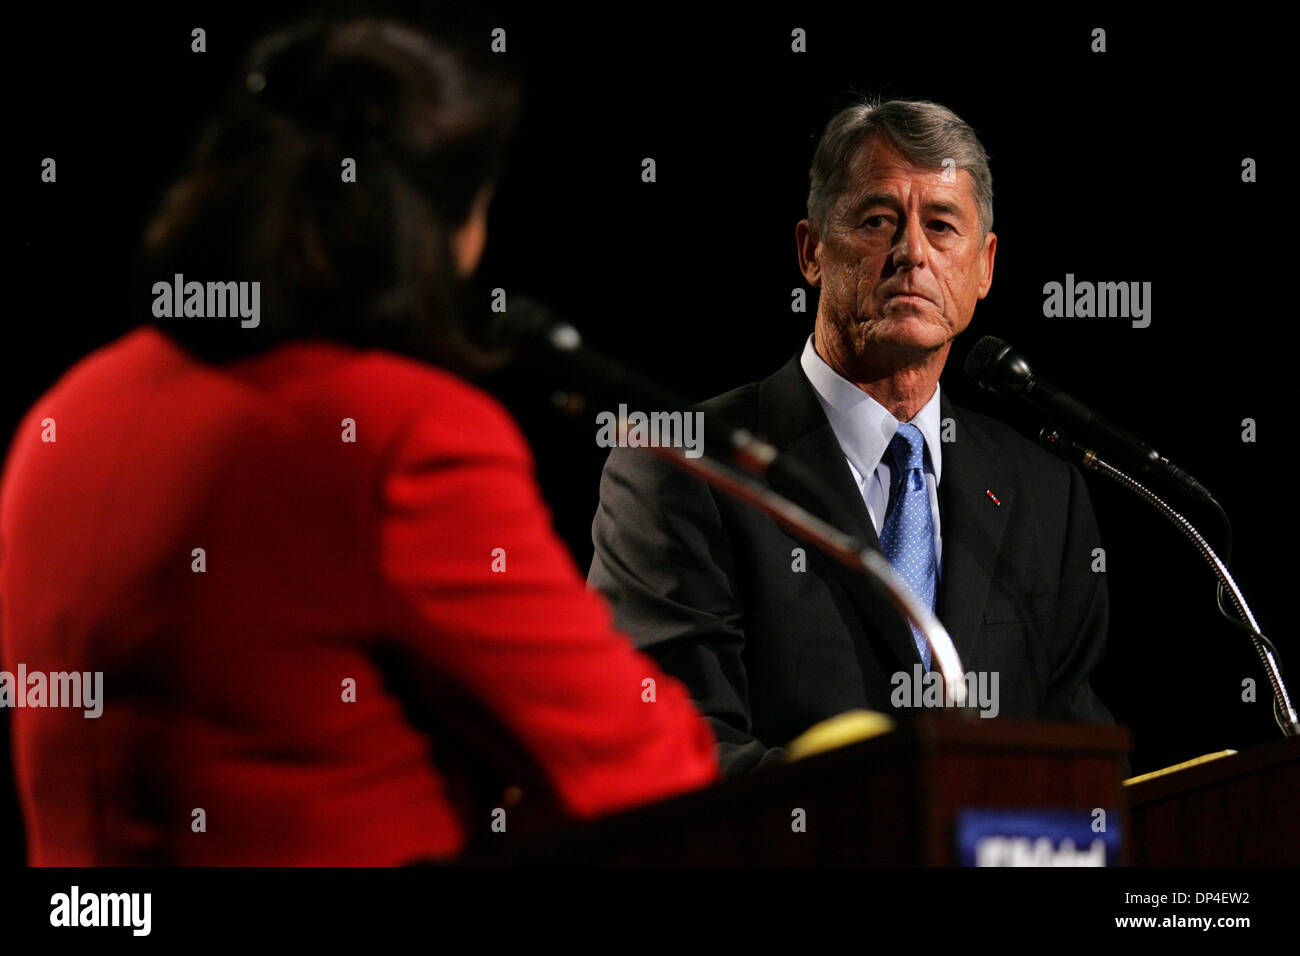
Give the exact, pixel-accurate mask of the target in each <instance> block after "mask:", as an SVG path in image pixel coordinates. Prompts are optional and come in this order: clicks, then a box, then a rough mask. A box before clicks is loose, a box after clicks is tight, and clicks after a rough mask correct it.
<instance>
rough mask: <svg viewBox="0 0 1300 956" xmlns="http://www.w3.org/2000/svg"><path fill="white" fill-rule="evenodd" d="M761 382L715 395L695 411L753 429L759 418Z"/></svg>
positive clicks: (701, 403)
mask: <svg viewBox="0 0 1300 956" xmlns="http://www.w3.org/2000/svg"><path fill="white" fill-rule="evenodd" d="M761 384H762V383H761V382H749V383H747V384H745V385H741V386H740V387H738V388H733V389H731V391H728V392H723V393H722V394H721V395H715V396H713V397H712V398H710V399H706V400H705V401H702V402H699V403H698V404H696V405H695V406H693V407H694V408H695V409H697V410H699V411H701V412H704V413H705V414H706V415H707V414H709V413H710V412H712V413H716V414H718V415H722V416H724V417H725V418H726V419H727V420H728V421H729V422H733V423H734V424H736V425H743V426H745V427H746V428H753V427H754V426H755V423H756V421H757V418H758V402H759V386H760V385H761Z"/></svg>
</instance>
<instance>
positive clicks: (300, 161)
mask: <svg viewBox="0 0 1300 956" xmlns="http://www.w3.org/2000/svg"><path fill="white" fill-rule="evenodd" d="M476 41H477V47H478V48H477V49H475V48H473V47H471V46H469V45H468V44H465V43H457V42H456V41H453V40H451V39H447V38H444V39H434V38H433V37H431V36H429V35H427V34H425V33H422V32H420V31H418V30H416V29H414V28H412V27H410V26H407V25H405V24H402V23H399V22H395V21H392V20H387V19H358V20H349V21H339V20H313V21H309V22H306V23H304V24H300V25H298V26H295V27H292V28H289V29H286V30H282V31H280V32H276V33H274V34H271V35H269V36H268V37H266V38H264V39H263V40H261V41H259V42H258V43H257V44H256V45H255V46H254V48H253V50H252V53H251V55H250V57H249V59H248V62H247V64H246V65H245V67H244V68H243V69H242V70H241V72H240V76H239V79H238V82H237V88H236V89H234V90H233V91H232V93H231V95H230V97H229V101H228V103H227V105H226V107H225V108H224V109H223V110H222V112H221V113H220V115H218V117H217V118H216V119H215V120H214V121H213V122H212V123H211V125H210V126H209V127H208V128H207V130H206V131H205V133H204V135H203V136H202V138H201V139H200V142H199V144H198V147H197V149H196V150H195V153H194V156H193V157H192V159H191V162H190V166H189V168H188V170H187V171H186V172H185V174H184V175H183V176H182V177H181V178H180V180H179V181H178V182H176V183H175V184H174V185H173V186H172V187H171V189H170V190H169V191H168V192H167V194H166V195H165V197H164V198H163V201H162V204H161V208H160V209H159V211H158V212H157V214H156V215H155V217H154V218H153V220H152V221H151V223H150V224H149V226H148V228H147V230H146V232H145V236H144V240H143V243H142V246H141V254H140V257H139V273H138V280H137V281H139V282H141V283H142V285H143V286H144V288H151V287H152V285H153V283H154V282H158V281H166V282H168V283H170V282H171V281H172V278H173V276H174V274H176V273H181V274H183V275H184V276H185V281H186V282H189V281H199V282H205V283H206V282H235V281H259V282H260V283H261V287H260V292H261V300H260V322H259V324H258V325H257V326H256V327H255V328H244V327H242V326H241V323H240V322H239V321H238V320H236V319H215V320H214V319H212V318H194V317H191V318H156V317H155V318H151V319H150V321H151V322H152V323H153V324H154V325H156V326H158V327H159V328H161V329H163V330H164V331H165V332H166V333H167V334H168V335H170V336H172V337H173V338H174V339H176V340H177V341H179V342H180V343H181V344H182V345H184V346H185V347H187V348H188V349H190V350H191V351H192V352H194V353H195V354H197V355H199V356H201V357H203V358H205V359H209V360H220V359H223V358H233V357H237V356H240V355H248V354H253V353H256V352H261V351H263V350H265V349H267V348H270V347H273V346H275V345H277V344H280V343H282V342H286V341H290V340H294V339H304V338H324V339H331V340H335V341H341V342H347V343H351V344H354V345H357V346H361V347H380V348H388V349H392V350H395V351H400V352H403V353H406V354H409V355H414V356H417V357H420V358H423V359H427V360H429V361H432V362H434V363H436V364H439V365H442V366H444V367H446V368H449V369H451V370H453V371H456V372H458V373H461V374H473V373H475V372H480V371H484V370H486V369H488V368H491V367H492V366H493V365H494V364H495V358H496V356H495V355H494V353H492V352H491V351H490V350H488V349H486V348H485V347H484V346H482V345H481V344H480V342H479V340H478V336H477V334H476V332H475V330H472V329H471V328H470V327H469V326H468V324H467V318H468V314H467V310H466V309H465V307H464V303H463V301H462V299H463V290H464V288H465V285H466V284H465V283H464V282H462V281H461V280H460V279H459V278H458V277H457V275H456V273H455V270H454V265H453V260H452V253H451V247H450V239H451V236H452V234H453V233H454V231H455V230H456V228H457V227H458V226H460V225H462V224H463V223H464V222H465V221H466V219H467V218H468V216H469V213H470V210H471V206H472V204H473V203H474V201H475V199H476V197H477V196H478V195H479V193H480V190H482V189H484V188H485V187H490V185H491V184H492V183H494V182H495V180H496V178H497V176H498V174H499V172H500V167H501V161H502V153H503V151H504V146H505V144H506V141H507V139H508V137H509V135H510V134H511V132H512V131H513V128H514V125H515V123H516V120H517V116H518V111H519V92H518V89H519V87H518V85H517V83H516V82H515V80H514V79H513V77H512V76H511V75H510V74H509V73H507V72H505V71H504V70H499V69H496V68H493V67H489V66H488V65H487V63H488V61H489V57H490V54H488V53H487V52H486V48H487V44H488V41H489V37H488V36H487V34H486V33H484V34H483V35H482V36H480V37H477V38H476ZM345 158H347V159H352V160H354V161H355V163H356V174H355V182H344V180H343V175H342V174H343V162H344V159H345Z"/></svg>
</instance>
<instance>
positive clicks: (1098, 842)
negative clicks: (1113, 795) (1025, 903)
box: [955, 807, 1120, 866]
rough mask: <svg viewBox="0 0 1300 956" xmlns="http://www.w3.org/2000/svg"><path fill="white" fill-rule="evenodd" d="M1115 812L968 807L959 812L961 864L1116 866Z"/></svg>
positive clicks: (1104, 810) (1117, 837)
mask: <svg viewBox="0 0 1300 956" xmlns="http://www.w3.org/2000/svg"><path fill="white" fill-rule="evenodd" d="M1119 819H1120V814H1119V812H1118V811H1115V810H1107V809H1104V808H1102V807H1097V808H1096V809H1093V810H1077V809H1074V810H1065V809H1053V808H1031V809H1023V810H1007V809H992V808H988V809H984V808H970V809H966V810H959V811H957V815H956V823H955V829H956V837H957V863H958V865H960V866H1118V865H1119V862H1120V859H1119V849H1120V842H1119Z"/></svg>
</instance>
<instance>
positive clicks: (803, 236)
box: [794, 219, 822, 289]
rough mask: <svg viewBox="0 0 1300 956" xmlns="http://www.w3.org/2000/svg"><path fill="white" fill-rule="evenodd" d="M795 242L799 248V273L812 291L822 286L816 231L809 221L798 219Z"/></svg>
mask: <svg viewBox="0 0 1300 956" xmlns="http://www.w3.org/2000/svg"><path fill="white" fill-rule="evenodd" d="M794 238H795V242H796V244H797V245H798V247H799V271H800V272H802V273H803V277H804V278H805V279H806V280H807V281H808V284H809V285H810V286H812V287H813V288H814V289H820V288H821V285H822V267H821V263H820V262H818V261H817V244H818V242H819V241H820V240H819V239H818V238H817V229H816V227H815V226H814V225H813V224H812V221H811V220H808V219H800V220H799V224H798V225H797V226H795V227H794Z"/></svg>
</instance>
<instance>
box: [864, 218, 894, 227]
mask: <svg viewBox="0 0 1300 956" xmlns="http://www.w3.org/2000/svg"><path fill="white" fill-rule="evenodd" d="M887 218H888V217H886V216H868V217H867V218H866V219H864V220H863V221H862V225H864V226H866V227H867V228H868V229H879V228H880V227H881V226H883V225H884V224H885V220H886V219H887Z"/></svg>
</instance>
